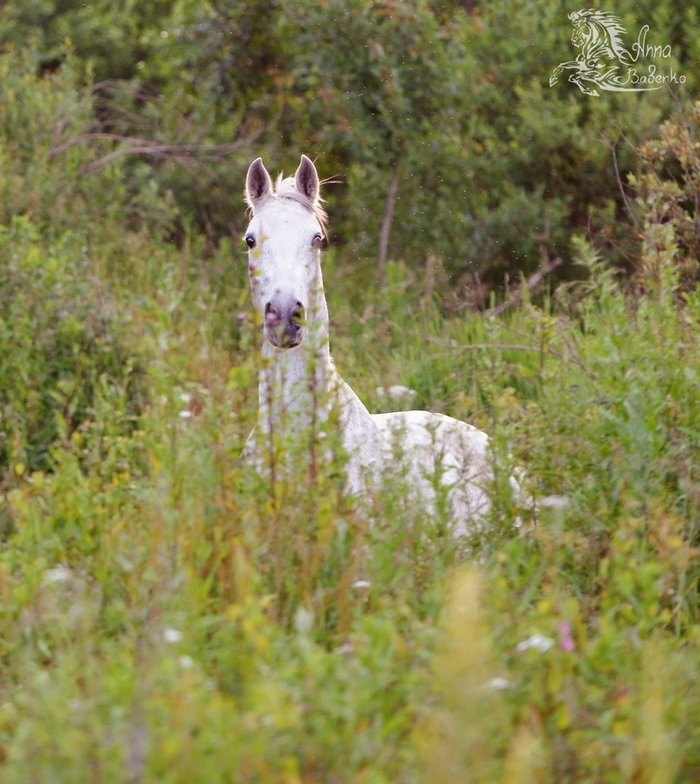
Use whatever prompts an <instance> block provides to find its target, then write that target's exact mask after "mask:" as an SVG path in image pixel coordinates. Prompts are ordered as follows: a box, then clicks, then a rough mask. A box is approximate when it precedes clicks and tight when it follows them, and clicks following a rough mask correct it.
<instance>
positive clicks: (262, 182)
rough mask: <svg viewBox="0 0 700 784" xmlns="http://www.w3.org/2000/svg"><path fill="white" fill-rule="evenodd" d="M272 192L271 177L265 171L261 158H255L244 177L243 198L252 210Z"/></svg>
mask: <svg viewBox="0 0 700 784" xmlns="http://www.w3.org/2000/svg"><path fill="white" fill-rule="evenodd" d="M271 193H272V179H271V178H270V175H269V174H268V173H267V169H266V168H265V164H264V163H263V162H262V158H256V159H255V160H254V161H253V162H252V163H251V164H250V168H249V169H248V174H247V175H246V178H245V200H246V203H247V204H248V206H249V207H250V208H251V210H254V209H255V208H256V207H257V206H258V205H259V204H260V203H261V202H262V201H264V200H265V199H266V198H267V197H268V196H269V195H270V194H271Z"/></svg>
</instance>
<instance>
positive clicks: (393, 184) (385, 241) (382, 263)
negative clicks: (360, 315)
mask: <svg viewBox="0 0 700 784" xmlns="http://www.w3.org/2000/svg"><path fill="white" fill-rule="evenodd" d="M398 188H399V169H398V166H397V167H396V168H395V169H394V172H393V174H392V175H391V181H390V182H389V191H388V192H387V195H386V209H385V211H384V217H383V218H382V230H381V233H380V235H379V262H378V268H379V285H380V286H383V285H384V273H385V269H386V257H387V253H388V251H389V234H390V232H391V223H392V221H393V220H394V208H395V207H396V194H397V192H398Z"/></svg>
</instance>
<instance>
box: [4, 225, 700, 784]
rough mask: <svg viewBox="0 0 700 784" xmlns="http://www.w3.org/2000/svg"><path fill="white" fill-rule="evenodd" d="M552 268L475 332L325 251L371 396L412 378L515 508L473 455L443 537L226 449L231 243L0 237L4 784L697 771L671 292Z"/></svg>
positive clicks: (678, 333) (251, 361) (247, 336)
mask: <svg viewBox="0 0 700 784" xmlns="http://www.w3.org/2000/svg"><path fill="white" fill-rule="evenodd" d="M578 252H579V255H580V261H581V264H582V265H584V266H585V267H587V268H588V269H587V273H586V278H585V280H584V281H582V282H579V283H577V284H571V285H570V286H569V287H567V288H562V289H560V290H559V291H558V293H557V297H556V298H555V299H554V300H548V301H544V302H541V303H539V304H537V305H535V304H532V303H530V302H529V301H526V302H525V304H524V305H523V307H522V308H520V309H519V310H517V311H515V312H512V313H510V314H508V315H506V316H504V317H499V318H496V317H492V316H488V315H480V314H474V313H470V312H463V313H460V314H459V315H457V316H452V317H450V318H446V317H445V316H444V315H443V313H442V308H441V305H440V300H439V298H437V299H436V296H435V293H434V292H433V293H431V292H430V291H429V287H428V285H427V284H426V282H425V281H423V280H421V279H420V277H419V276H416V275H415V274H413V275H411V274H410V273H409V272H408V271H407V270H406V269H405V268H403V267H402V266H401V265H390V267H389V269H388V271H387V272H388V284H387V288H386V290H385V291H383V292H381V293H378V292H373V291H368V290H367V288H366V287H363V288H362V289H358V287H357V282H356V281H357V280H361V279H366V274H368V271H367V270H364V274H363V270H362V269H358V268H357V267H356V266H355V267H353V266H350V265H347V264H343V263H342V262H343V260H342V259H340V258H336V257H335V256H334V255H333V254H332V253H331V254H329V256H328V258H327V260H326V270H325V274H326V289H327V292H328V294H329V304H330V312H331V316H332V319H333V325H332V333H331V338H332V346H333V350H334V354H335V357H336V361H337V364H338V366H339V369H340V370H341V372H342V373H343V374H344V375H345V377H346V378H347V379H348V381H349V382H350V383H351V384H352V386H353V387H354V388H355V389H357V390H358V392H359V393H360V395H361V396H362V397H364V398H365V399H366V400H367V401H368V403H369V404H370V407H373V406H375V405H377V404H378V402H379V401H378V400H377V399H376V392H375V388H376V386H377V385H379V384H384V385H387V384H389V383H403V384H406V385H408V386H411V387H413V388H414V389H416V391H417V392H418V400H417V407H425V408H429V409H432V410H438V411H442V412H444V413H447V414H450V415H452V416H456V417H458V418H461V419H465V420H468V421H470V422H473V423H474V424H476V425H478V426H480V427H482V428H483V429H485V430H487V431H488V432H489V433H490V434H491V435H492V437H493V443H494V451H495V453H496V455H497V456H498V458H499V461H500V463H501V464H502V465H503V466H505V468H508V467H509V466H513V465H518V466H521V467H522V468H524V470H525V480H524V481H525V485H526V487H527V490H528V492H530V493H531V494H532V495H533V496H534V497H535V498H537V499H538V500H539V508H538V509H537V510H536V511H533V510H532V509H529V510H528V509H518V508H517V507H516V506H515V504H514V499H513V498H512V497H511V495H510V493H509V492H508V491H507V487H506V485H507V482H505V477H506V475H507V471H504V472H501V473H503V476H502V477H501V481H499V474H497V478H496V481H495V482H494V487H493V491H492V493H493V500H494V508H493V512H492V514H491V519H490V521H489V525H488V526H487V527H486V528H485V529H483V530H480V531H478V532H475V533H474V535H473V536H472V537H471V538H470V539H469V540H467V541H463V542H454V541H453V540H452V539H451V537H450V536H449V533H448V531H447V530H446V528H445V526H444V525H441V524H440V521H439V520H435V519H431V518H430V516H429V515H427V514H426V512H425V511H424V510H421V509H417V508H414V507H412V506H411V505H409V504H408V503H407V502H406V496H405V493H402V488H401V485H400V483H398V484H396V485H393V486H388V487H386V488H384V491H383V492H382V493H380V494H379V495H378V496H377V497H373V498H371V499H369V501H358V500H357V499H352V498H348V497H347V496H345V495H344V493H343V490H342V486H341V483H340V480H339V476H340V473H341V472H340V471H339V466H338V465H337V464H335V463H333V464H330V465H328V466H326V470H324V471H321V472H319V473H318V474H317V476H316V477H315V478H314V480H313V481H310V480H309V479H308V477H302V478H301V481H296V480H295V479H294V478H293V477H288V478H287V479H279V480H278V481H277V483H276V484H275V486H274V487H271V485H270V482H269V481H267V480H266V479H265V478H264V477H261V476H259V475H258V474H257V473H256V472H255V471H254V470H253V469H251V468H250V467H249V466H246V465H245V464H244V463H243V462H242V461H241V460H240V459H239V455H240V451H241V449H242V447H243V444H244V442H245V439H246V437H247V435H248V433H249V431H250V429H251V427H252V425H253V424H254V421H255V414H256V409H257V390H256V379H257V371H258V368H259V358H258V342H259V324H258V323H257V321H256V318H255V316H254V314H253V313H252V312H251V310H250V308H249V305H248V300H247V295H246V289H245V283H244V264H243V259H244V257H243V256H242V255H241V254H240V253H239V249H238V247H237V246H236V245H235V244H228V243H222V245H221V247H220V248H218V249H217V250H216V251H215V252H213V253H211V252H210V251H205V249H204V248H203V247H202V246H200V245H199V244H198V242H197V241H196V240H193V241H192V242H190V243H187V242H186V243H185V244H184V246H183V247H182V248H181V249H179V250H178V249H176V248H174V247H173V246H172V245H169V244H166V243H163V242H161V241H159V240H154V239H153V237H152V236H151V235H149V234H148V233H147V232H139V231H133V232H126V233H125V232H124V231H123V230H122V229H121V227H120V226H119V224H118V223H116V222H115V223H114V224H110V223H109V222H107V223H106V224H104V225H103V226H102V227H101V228H100V229H99V231H97V230H93V231H92V233H90V232H87V233H81V231H78V230H75V231H66V232H65V233H64V234H63V235H58V236H49V237H47V236H46V234H45V233H42V232H41V231H38V230H37V229H36V228H35V227H33V226H32V225H31V223H30V222H28V221H26V220H18V221H15V222H14V223H12V224H11V225H10V226H9V227H8V228H6V229H4V230H3V232H2V233H1V234H0V258H2V269H3V275H5V278H4V279H5V280H6V281H10V282H12V283H13V285H14V287H15V288H14V289H13V290H12V292H11V293H10V288H9V283H6V285H5V287H4V290H3V297H4V298H5V299H4V301H5V311H4V313H3V318H2V333H1V335H0V351H1V352H2V363H3V364H2V367H3V377H4V392H3V409H2V417H3V438H4V441H3V446H4V452H3V461H4V462H3V466H4V469H5V474H4V476H5V479H4V483H3V495H2V530H3V548H2V551H1V553H0V612H1V613H2V619H3V622H2V627H1V628H2V631H1V633H0V675H1V678H0V771H1V775H0V778H1V779H2V781H3V782H8V784H13V783H15V782H16V783H17V784H20V783H21V784H26V782H29V781H33V782H66V783H67V784H68V783H70V784H74V783H75V782H83V781H85V782H88V781H90V782H195V781H197V782H199V781H201V782H219V781H230V782H237V783H238V782H285V783H286V782H392V784H393V783H394V782H407V783H409V782H423V781H429V780H436V781H450V782H452V781H455V782H456V781H460V782H526V781H527V782H566V781H571V782H602V781H605V782H618V781H619V782H650V783H651V782H654V784H662V783H664V782H691V781H694V780H696V779H697V776H698V774H699V773H700V733H699V730H698V728H699V727H700V698H699V697H698V691H697V688H696V682H697V677H698V666H699V662H700V656H699V650H700V649H699V646H698V643H699V642H700V627H699V626H698V601H697V600H698V560H697V548H698V509H699V503H700V493H699V491H698V487H699V482H698V479H699V477H698V465H699V461H698V454H699V450H698V445H699V444H698V442H699V437H700V422H699V417H698V411H699V410H700V406H699V400H698V398H699V397H700V378H699V374H700V339H699V337H698V336H699V334H700V330H699V325H700V296H698V293H697V292H695V293H688V292H686V293H682V292H681V291H680V290H678V288H677V285H676V281H675V278H674V272H673V268H672V265H671V264H669V265H668V268H667V269H666V271H665V272H664V274H663V275H662V280H661V284H660V286H659V287H657V288H656V289H655V290H654V291H653V292H650V293H647V294H644V295H640V296H639V297H638V298H636V299H634V298H631V297H630V296H629V295H625V294H624V293H623V290H622V289H621V287H620V286H619V285H618V283H617V282H616V281H615V279H614V278H613V276H612V274H611V273H610V272H608V271H607V270H606V268H605V267H604V266H603V264H602V263H601V262H600V261H599V260H598V259H597V258H596V256H595V254H594V253H593V251H592V250H591V249H590V248H589V247H588V246H586V244H585V243H579V248H578ZM87 270H89V273H88V272H86V271H87ZM438 293H439V292H438ZM13 308H14V309H13ZM47 341H48V342H47ZM32 395H34V396H35V397H36V399H34V398H32ZM298 479H299V477H297V480H298ZM518 518H520V521H521V525H520V526H519V527H517V526H516V525H515V521H516V520H517V519H518Z"/></svg>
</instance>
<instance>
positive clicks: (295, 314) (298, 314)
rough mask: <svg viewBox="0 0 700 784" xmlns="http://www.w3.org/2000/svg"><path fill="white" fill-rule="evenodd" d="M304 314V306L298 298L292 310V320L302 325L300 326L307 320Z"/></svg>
mask: <svg viewBox="0 0 700 784" xmlns="http://www.w3.org/2000/svg"><path fill="white" fill-rule="evenodd" d="M304 315H305V314H304V306H303V305H302V304H301V302H299V300H297V304H296V306H295V307H294V310H293V311H292V315H291V317H290V321H291V322H292V324H294V325H295V326H297V327H300V326H302V324H303V323H304V321H305V320H306V319H305V318H304Z"/></svg>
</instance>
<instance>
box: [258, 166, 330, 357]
mask: <svg viewBox="0 0 700 784" xmlns="http://www.w3.org/2000/svg"><path fill="white" fill-rule="evenodd" d="M319 189H320V183H319V178H318V174H317V173H316V167H315V166H314V164H313V163H312V161H311V160H310V159H309V158H307V157H306V155H302V156H301V162H300V164H299V167H298V168H297V170H296V173H295V175H294V177H289V178H287V179H282V177H280V178H278V180H277V183H276V185H274V186H273V183H272V179H271V178H270V175H269V174H268V172H267V169H266V168H265V166H264V165H263V162H262V159H261V158H257V159H256V160H254V161H253V163H251V165H250V168H249V169H248V175H247V177H246V188H245V196H246V202H247V203H248V206H249V207H250V209H251V212H252V219H251V221H250V224H249V225H248V229H247V230H246V233H245V242H246V245H247V246H248V278H249V281H250V291H251V295H252V299H253V304H254V306H255V309H256V310H257V311H258V313H259V314H260V317H261V319H262V322H263V329H264V334H265V340H266V341H267V343H268V344H269V345H271V346H273V347H275V348H277V349H295V348H297V347H298V346H300V344H301V343H302V341H303V340H304V339H305V337H306V335H307V333H308V332H309V330H314V331H315V333H316V334H317V335H318V334H320V335H321V337H324V336H325V338H327V330H328V311H327V309H326V303H325V297H324V296H323V283H322V278H321V259H320V250H321V247H322V246H323V243H324V241H325V236H324V234H325V213H324V211H323V209H322V208H321V199H320V194H319ZM324 331H325V332H324Z"/></svg>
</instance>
